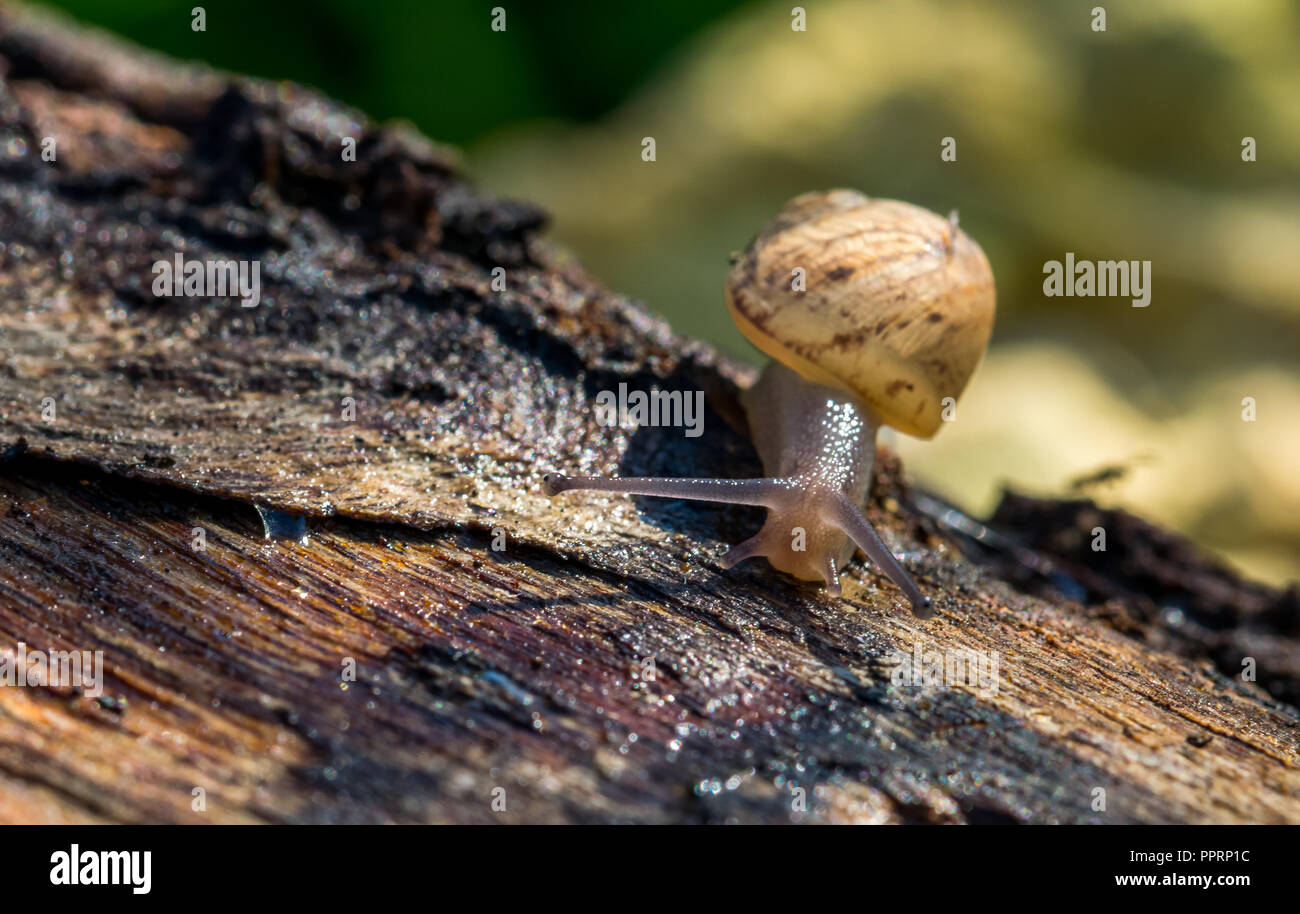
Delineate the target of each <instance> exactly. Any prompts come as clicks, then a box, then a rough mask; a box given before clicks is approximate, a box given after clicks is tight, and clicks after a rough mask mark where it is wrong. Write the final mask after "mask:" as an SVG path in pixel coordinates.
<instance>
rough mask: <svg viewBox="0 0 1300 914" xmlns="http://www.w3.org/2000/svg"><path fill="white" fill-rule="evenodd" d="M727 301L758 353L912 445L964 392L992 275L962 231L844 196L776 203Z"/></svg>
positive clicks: (735, 274)
mask: <svg viewBox="0 0 1300 914" xmlns="http://www.w3.org/2000/svg"><path fill="white" fill-rule="evenodd" d="M800 270H801V271H802V280H803V282H802V286H801V284H800V283H799V281H798V280H799V278H800V277H799V273H798V271H800ZM726 297H727V306H728V308H729V310H730V311H731V316H732V319H733V320H734V321H735V322H736V325H737V326H738V327H739V328H740V330H741V331H742V332H743V333H744V334H745V335H746V336H747V337H748V338H749V339H750V341H751V342H753V343H754V345H755V346H757V347H758V348H759V349H761V350H762V351H763V352H765V353H767V354H768V355H769V356H771V357H772V358H774V359H777V360H779V361H780V362H782V363H784V364H785V365H787V366H788V367H790V368H792V369H794V370H795V371H797V372H799V374H801V375H803V376H804V377H805V378H807V379H808V380H810V381H816V382H819V383H822V384H828V385H830V386H832V387H836V388H840V389H845V390H849V391H851V392H852V393H854V394H856V395H857V396H858V397H860V398H861V399H862V400H864V401H865V402H866V403H867V405H868V406H870V407H871V409H872V410H874V411H875V413H876V415H877V416H878V417H879V418H880V420H881V421H882V422H884V423H885V424H888V425H892V426H894V427H895V428H897V429H898V430H899V431H902V432H906V433H908V434H910V435H916V436H918V437H921V438H929V437H930V436H932V435H933V434H934V433H935V432H936V431H938V429H939V426H940V422H941V418H942V410H943V406H944V405H945V404H944V402H943V401H944V399H945V398H946V397H951V398H953V400H954V401H955V400H956V398H957V397H959V396H960V395H961V392H962V390H963V389H964V388H965V387H966V382H967V381H968V380H969V379H970V376H971V374H972V373H973V372H974V371H975V367H976V366H977V365H978V364H979V361H980V358H981V357H982V356H983V354H984V349H985V347H986V346H987V345H988V340H989V335H990V334H991V333H992V331H993V313H994V309H995V294H994V289H993V272H992V270H991V269H990V268H989V263H988V260H987V258H985V256H984V252H983V251H982V250H980V246H979V245H978V244H976V243H975V241H974V240H973V239H972V238H971V237H970V236H968V235H967V234H965V233H964V232H962V231H961V230H960V229H958V228H957V227H956V226H955V225H954V224H953V223H952V222H951V221H949V220H948V219H945V218H943V217H942V216H938V215H936V214H934V213H932V212H930V211H929V210H926V209H922V208H921V207H919V206H913V205H911V204H910V203H902V202H899V201H897V200H873V199H870V198H868V197H866V196H863V195H862V194H860V193H858V192H857V191H853V190H832V191H827V192H825V193H810V194H803V195H801V196H798V197H795V198H794V199H793V200H791V201H790V202H789V203H788V204H786V206H785V208H784V209H783V210H781V212H780V214H778V215H777V217H776V218H775V219H773V220H772V221H771V222H770V223H768V224H767V226H765V227H764V229H763V231H762V232H761V233H760V234H759V235H758V237H757V238H755V239H754V241H753V243H752V244H751V245H750V246H749V248H748V250H746V252H745V253H744V255H742V257H741V258H740V259H739V260H738V261H737V262H736V264H735V265H734V266H733V267H732V270H731V272H730V273H729V274H728V276H727V285H726Z"/></svg>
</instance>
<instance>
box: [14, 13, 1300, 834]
mask: <svg viewBox="0 0 1300 914" xmlns="http://www.w3.org/2000/svg"><path fill="white" fill-rule="evenodd" d="M0 73H2V74H3V81H2V82H0V130H3V134H4V135H3V137H0V245H2V247H0V354H2V355H3V363H2V364H0V649H4V648H7V647H8V648H13V647H16V646H17V644H18V643H19V642H22V643H23V644H24V645H26V646H28V649H31V650H35V649H40V650H83V651H102V652H103V659H104V681H103V692H102V694H100V695H91V694H89V690H87V689H86V688H84V687H83V688H76V687H67V686H39V685H38V686H32V687H22V688H19V687H6V686H0V820H3V821H6V822H66V821H93V822H606V821H618V822H728V821H735V822H792V821H793V822H1107V823H1111V822H1300V770H1298V769H1297V764H1298V763H1300V751H1298V750H1300V730H1298V729H1297V726H1298V722H1300V719H1298V717H1297V712H1296V710H1295V707H1294V702H1295V701H1296V684H1297V681H1300V676H1298V675H1297V659H1296V658H1297V644H1298V642H1297V639H1298V638H1300V608H1297V600H1296V593H1295V591H1294V589H1293V590H1291V591H1289V592H1285V593H1282V592H1277V591H1273V590H1270V589H1268V588H1265V587H1261V586H1259V585H1254V584H1251V583H1249V582H1245V581H1241V580H1239V579H1238V578H1236V576H1235V575H1233V574H1232V573H1231V572H1230V571H1227V570H1225V569H1222V568H1220V567H1218V566H1217V565H1215V564H1214V563H1212V562H1209V561H1207V560H1205V559H1204V558H1203V557H1201V556H1200V555H1199V554H1198V553H1197V552H1196V551H1195V550H1194V549H1192V548H1191V547H1190V546H1188V544H1186V543H1183V542H1182V541H1181V540H1179V539H1178V538H1177V537H1174V536H1172V535H1171V534H1167V533H1164V532H1163V531H1158V530H1155V528H1150V527H1149V526H1145V525H1142V524H1141V522H1140V521H1138V520H1137V519H1136V518H1128V517H1127V516H1126V515H1120V514H1112V515H1111V516H1110V517H1109V519H1108V521H1107V522H1108V523H1109V524H1111V525H1112V526H1111V534H1110V543H1111V544H1112V545H1111V547H1110V548H1111V550H1112V551H1109V552H1108V553H1106V554H1104V555H1103V556H1098V555H1097V554H1095V553H1091V551H1090V550H1088V549H1086V548H1084V547H1085V544H1086V542H1087V539H1086V537H1085V536H1083V534H1082V533H1080V531H1086V530H1087V529H1090V528H1089V527H1088V526H1087V525H1088V524H1089V523H1090V521H1091V518H1092V515H1090V514H1088V510H1091V509H1090V508H1088V506H1087V505H1086V504H1084V505H1083V507H1079V504H1078V503H1056V502H1046V503H1042V504H1037V503H1033V502H1028V501H1023V500H1022V501H1016V500H1014V499H1012V500H1010V501H1008V502H1007V503H1005V504H1004V511H1003V512H1002V513H1001V514H1000V515H999V516H998V517H996V518H995V519H994V520H993V521H992V522H991V523H990V524H988V525H982V524H980V523H979V522H977V521H974V520H972V519H969V518H964V517H962V516H961V515H960V514H958V513H956V512H952V511H950V510H948V509H946V507H945V506H943V505H941V504H938V503H937V502H935V501H934V500H933V499H932V498H930V497H929V496H926V495H925V494H924V493H917V492H914V491H912V490H911V489H909V488H908V487H907V485H906V484H905V482H904V481H903V479H904V477H903V474H902V468H901V467H900V466H899V465H898V462H897V460H896V459H895V458H893V457H892V456H891V455H889V454H888V453H887V452H883V451H882V459H881V461H880V467H879V469H878V472H877V484H876V487H875V494H874V496H873V500H872V504H871V506H870V514H871V518H872V520H873V522H875V523H876V524H877V525H878V527H879V528H880V529H881V530H882V532H883V535H884V536H885V537H886V539H887V540H888V541H889V542H890V543H891V545H892V546H893V547H894V548H895V550H896V551H897V552H899V553H902V554H905V556H906V564H907V565H908V567H909V569H910V570H911V571H912V572H913V574H914V575H915V576H916V578H917V579H918V582H919V583H920V584H921V586H922V587H923V588H924V589H925V590H926V591H927V592H928V593H930V594H932V595H933V596H934V597H935V603H936V614H935V617H934V618H933V619H931V620H928V621H920V620H917V619H915V618H913V617H912V616H911V614H910V613H909V612H908V611H907V608H906V605H905V602H904V601H903V600H902V599H901V598H900V596H899V595H898V594H897V592H896V591H895V590H894V589H893V588H892V586H891V585H890V584H889V582H888V581H887V579H885V578H884V577H883V576H881V575H879V574H877V573H876V571H875V570H874V569H871V568H869V567H864V565H863V563H862V562H861V561H858V562H855V563H854V565H853V566H851V568H850V570H849V571H848V573H847V575H846V579H845V595H844V597H843V598H841V599H829V598H827V597H826V596H825V595H824V594H822V593H821V592H819V590H818V589H817V588H814V587H811V586H808V585H802V584H799V583H797V582H795V581H792V580H790V579H787V578H784V577H782V576H780V575H778V574H776V573H775V572H773V571H772V570H771V569H770V568H769V567H767V566H766V565H765V564H762V563H748V564H746V565H742V566H740V567H739V568H736V569H733V570H732V571H730V572H723V571H722V570H720V569H719V568H718V567H717V566H716V564H715V563H714V560H715V559H716V558H717V557H718V556H719V555H720V554H721V553H722V552H723V551H725V548H726V546H727V545H728V544H731V543H735V542H737V541H739V540H740V539H742V538H744V537H745V536H747V535H749V534H750V533H752V532H753V531H754V530H755V529H756V528H757V526H758V523H759V520H760V518H761V515H760V514H758V513H757V512H754V511H750V510H745V509H736V508H720V507H710V506H700V505H694V506H692V505H687V504H684V503H675V502H667V503H665V502H655V501H653V500H649V499H619V498H607V497H603V496H597V495H584V496H577V495H570V496H566V497H565V498H564V499H562V500H552V499H548V498H547V497H545V496H544V495H543V494H542V492H541V488H540V481H541V474H542V473H543V472H546V471H548V470H557V471H561V472H570V473H575V472H622V473H634V474H647V475H688V476H694V475H700V476H704V475H711V476H736V477H740V476H748V475H757V474H758V472H759V467H758V461H757V458H756V456H755V454H754V452H753V449H752V447H751V446H750V444H749V443H748V441H747V440H746V438H745V437H744V435H743V434H740V433H739V432H737V431H736V430H735V429H734V428H733V426H732V425H731V424H729V422H728V421H726V417H729V416H734V415H735V411H736V402H735V395H736V391H737V390H738V388H739V387H740V386H743V385H744V384H746V383H749V382H750V380H751V373H750V372H749V370H748V369H746V368H743V367H741V366H738V365H735V364H733V363H730V362H728V361H727V360H726V359H724V358H722V357H720V356H719V355H718V354H716V353H715V352H713V351H712V350H710V349H709V348H708V347H706V346H704V345H702V344H699V343H695V342H692V341H690V340H687V339H683V338H681V337H680V336H677V335H675V334H674V333H673V332H672V331H671V330H670V329H669V328H668V327H667V326H665V325H664V324H663V323H662V322H660V321H658V320H657V319H655V318H653V317H651V316H649V315H648V313H647V312H646V311H645V310H643V309H642V308H641V307H640V306H639V305H637V304H636V303H633V302H630V301H628V300H626V299H625V298H623V297H622V296H620V295H618V294H617V293H616V292H613V291H610V290H608V289H605V288H603V287H602V286H600V285H599V283H598V282H596V281H595V280H594V279H592V278H591V277H589V276H587V275H586V274H585V273H584V272H583V271H582V269H581V268H580V267H579V266H578V265H576V264H574V263H573V262H572V261H571V260H570V259H569V258H568V257H567V255H565V253H564V252H562V251H559V250H556V249H554V248H552V247H550V246H549V245H548V244H547V243H546V242H545V240H544V235H543V234H542V229H543V224H544V221H545V217H544V214H542V213H541V212H539V211H538V210H537V209H536V208H534V207H532V206H530V205H528V204H525V203H517V202H509V201H500V200H494V199H492V198H490V197H489V196H486V195H484V193H483V192H481V191H479V190H476V189H474V188H472V187H470V186H468V185H467V184H466V183H465V182H464V180H463V179H462V178H461V177H460V176H459V173H458V171H457V167H456V164H455V159H454V156H453V155H452V154H451V153H450V152H448V151H446V150H443V149H440V148H439V147H437V146H436V145H434V144H431V143H429V142H428V141H426V140H424V139H423V138H422V137H420V136H418V135H416V134H415V133H413V132H412V131H410V130H409V129H406V128H402V127H396V126H378V125H375V124H372V123H370V122H369V121H368V120H367V119H366V118H365V117H364V116H363V115H361V114H360V113H358V112H355V111H350V110H348V109H346V108H345V107H343V106H340V105H338V104H336V103H334V102H332V101H330V100H329V99H326V98H323V97H320V96H318V95H316V94H313V93H311V92H309V91H307V90H304V89H301V88H298V87H294V86H289V85H279V84H269V83H263V82H258V81H254V80H249V79H244V78H240V77H234V76H228V75H225V74H218V73H214V72H210V71H206V70H202V69H198V68H194V67H189V66H182V65H179V64H175V63H173V62H170V61H166V60H163V59H160V58H157V57H154V56H151V55H147V54H145V53H144V52H141V51H140V50H139V49H136V48H131V47H128V46H125V45H119V44H116V43H114V42H112V41H109V40H106V39H104V38H102V37H99V36H97V35H93V34H89V33H86V32H83V31H81V30H79V29H77V28H75V27H72V26H69V25H68V24H66V23H63V22H61V21H55V20H49V19H46V18H44V17H38V16H35V15H34V14H32V13H30V12H29V11H26V10H23V9H21V8H15V7H5V8H3V12H0ZM47 137H55V138H56V140H57V146H56V148H57V157H56V160H55V161H54V162H47V161H43V160H42V156H41V150H42V142H43V140H44V139H45V138H47ZM345 137H350V138H352V139H355V140H356V149H357V155H356V160H355V161H345V160H344V158H343V156H342V155H341V149H342V147H343V138H345ZM177 251H181V252H182V253H183V255H184V257H185V258H187V259H200V260H208V259H223V260H241V259H242V260H256V261H257V262H258V263H259V265H260V275H261V290H260V292H261V301H260V303H259V304H258V306H257V307H255V308H243V307H241V305H240V302H239V301H238V299H237V298H233V297H230V298H200V297H187V296H165V297H158V296H155V295H154V294H153V290H152V283H153V279H154V275H153V273H152V272H151V270H152V267H153V264H154V263H156V262H157V261H159V260H171V259H172V258H174V256H175V254H176V252H177ZM498 268H499V269H500V270H501V271H504V272H499V273H497V274H495V275H496V276H498V277H503V278H504V286H505V288H504V290H498V289H494V287H493V279H494V270H498ZM719 271H720V272H719V276H720V277H721V275H722V273H723V272H725V264H724V265H720V266H719ZM718 306H719V307H721V304H720V302H719V303H718ZM620 383H627V384H628V385H629V387H631V388H633V389H647V390H648V389H650V388H651V387H658V388H659V389H664V390H682V391H695V390H703V391H704V392H705V394H706V397H707V403H708V407H709V411H708V413H707V414H706V417H705V425H704V428H705V432H704V434H703V436H701V437H700V438H688V437H685V436H684V435H682V433H681V430H680V429H656V428H644V429H640V430H638V431H635V432H633V431H627V430H619V429H612V430H611V429H607V428H603V427H601V426H599V425H598V424H597V423H596V421H595V418H594V411H593V403H594V398H595V395H596V393H598V392H599V391H602V390H617V388H618V385H619V384H620ZM975 383H978V378H976V381H975ZM259 507H260V508H262V509H264V510H266V511H270V512H278V513H273V514H271V515H270V516H271V517H272V518H273V519H274V518H276V517H281V518H282V517H285V516H295V517H301V518H305V529H306V533H307V537H306V540H305V542H302V541H300V540H299V539H298V538H297V537H296V534H295V535H294V536H282V537H279V538H271V539H268V538H266V536H265V535H264V533H265V530H264V525H263V522H262V520H261V518H260V516H259V511H258V508H259ZM286 529H287V528H286ZM1071 536H1074V539H1071ZM1080 537H1082V539H1081V538H1080ZM1151 543H1157V544H1159V545H1160V548H1158V549H1152V548H1148V546H1149V545H1150V544H1151ZM927 652H929V654H930V655H931V656H938V657H940V658H960V657H966V656H972V657H979V658H982V659H983V660H984V661H985V662H991V661H994V660H995V661H996V664H997V667H996V669H997V677H996V679H995V680H992V681H991V682H990V683H986V684H985V685H986V686H988V687H981V685H980V684H979V683H974V684H970V683H967V684H957V683H951V682H949V683H947V684H943V683H935V682H930V683H922V684H917V685H913V684H908V683H906V682H902V681H900V676H899V674H900V672H901V671H904V670H906V669H907V668H909V665H910V664H911V663H912V658H913V657H918V656H919V657H921V658H922V660H923V662H924V658H925V657H926V655H927ZM968 652H969V653H968ZM1244 660H1253V661H1254V666H1255V667H1256V668H1257V674H1258V675H1257V677H1256V679H1255V681H1249V680H1246V679H1243V677H1242V676H1241V675H1240V673H1241V670H1242V669H1243V661H1244ZM353 672H354V674H355V675H353Z"/></svg>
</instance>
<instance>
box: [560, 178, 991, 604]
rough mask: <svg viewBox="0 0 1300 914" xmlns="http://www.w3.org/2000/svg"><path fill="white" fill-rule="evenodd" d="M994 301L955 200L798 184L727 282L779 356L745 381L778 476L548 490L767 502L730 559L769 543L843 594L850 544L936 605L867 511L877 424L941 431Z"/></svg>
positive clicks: (753, 423) (748, 322)
mask: <svg viewBox="0 0 1300 914" xmlns="http://www.w3.org/2000/svg"><path fill="white" fill-rule="evenodd" d="M800 280H802V281H800ZM994 300H995V295H994V288H993V273H992V270H991V269H990V268H989V263H988V260H987V259H986V258H985V256H984V252H983V251H982V250H981V249H980V246H979V245H978V244H977V243H976V242H975V241H974V240H973V239H972V238H970V236H968V235H966V234H965V233H964V232H962V231H961V230H960V229H959V228H958V227H957V223H956V218H955V214H954V216H952V217H949V218H948V219H945V218H943V217H941V216H938V215H936V214H935V213H932V212H930V211H929V210H925V209H922V208H920V207H918V206H913V205H912V204H909V203H902V202H900V201H897V200H883V199H872V198H868V197H866V196H864V195H862V194H860V193H858V192H857V191H853V190H832V191H828V192H825V193H809V194H803V195H801V196H798V197H795V198H794V199H793V200H791V201H790V202H789V203H787V204H786V206H785V208H784V209H782V210H781V212H780V213H779V214H778V215H777V217H776V218H775V219H773V220H772V221H771V222H770V223H768V224H767V226H765V227H764V228H763V230H762V232H761V233H760V234H759V235H758V236H757V237H756V238H755V239H754V241H753V242H752V243H751V244H750V246H749V248H748V249H747V250H746V251H745V252H744V254H742V255H741V256H740V257H739V258H738V259H737V260H736V262H735V263H734V265H733V266H732V269H731V272H730V273H729V274H728V276H727V282H726V301H727V307H728V310H729V311H730V313H731V318H732V320H733V321H735V323H736V325H737V327H739V329H740V330H741V331H742V332H743V333H744V335H745V336H746V337H748V339H749V340H750V342H752V343H753V344H754V345H755V346H757V347H758V348H759V349H760V350H762V351H763V352H764V353H765V354H767V355H768V356H770V357H771V358H772V359H773V361H772V362H770V363H769V364H768V366H767V367H766V368H765V369H764V370H763V372H762V374H761V375H760V377H759V379H758V381H757V382H756V383H755V384H754V385H753V386H752V387H750V388H749V389H748V390H746V391H744V392H743V393H742V395H741V402H742V404H743V405H744V407H745V414H746V417H747V419H748V423H749V429H750V434H751V436H752V440H753V443H754V446H755V448H756V450H757V451H758V454H759V457H760V458H761V459H762V462H763V468H764V471H765V472H767V473H769V474H771V475H770V476H768V477H766V478H762V479H677V478H633V477H596V476H588V477H570V476H562V475H558V474H548V475H547V476H545V477H544V479H543V491H545V492H546V494H548V495H557V494H559V493H561V492H568V491H573V490H595V491H602V492H621V493H624V494H629V495H652V496H660V497H664V498H680V499H693V500H699V501H712V502H725V503H728V504H742V505H760V506H762V507H764V508H767V509H768V512H769V513H768V517H767V520H766V522H765V523H764V525H763V527H762V529H761V530H759V532H758V533H757V534H756V535H754V536H752V537H750V538H749V539H747V540H745V541H744V542H742V543H740V544H739V545H736V546H733V547H732V548H731V549H730V550H729V551H728V552H727V553H726V554H725V555H724V556H723V557H722V558H721V559H720V560H719V564H720V565H721V567H722V568H723V569H728V568H731V567H732V566H734V565H736V564H737V563H738V562H742V561H744V560H745V559H749V558H754V557H756V556H765V557H766V558H767V560H768V561H769V562H770V563H771V564H772V566H773V567H775V568H777V569H778V570H780V571H784V572H786V573H788V574H791V575H793V576H794V577H796V578H799V579H800V580H805V581H825V583H826V586H827V590H828V591H829V593H830V594H831V595H832V596H839V594H840V581H839V572H840V569H842V568H843V567H844V566H845V565H846V564H847V563H848V562H849V560H850V559H851V558H852V557H853V552H854V547H855V546H857V547H859V548H861V549H862V551H863V552H865V553H866V554H867V556H868V557H869V558H870V559H871V560H872V561H873V562H875V563H876V565H877V566H878V567H879V568H880V569H881V570H882V571H883V572H884V573H885V574H886V575H887V576H888V577H889V578H890V579H891V580H892V581H893V582H894V584H895V585H897V586H898V588H899V589H900V590H901V591H902V592H903V593H904V594H905V595H906V596H907V598H908V600H909V601H910V602H911V606H912V611H913V612H914V613H915V614H916V615H918V616H927V615H929V612H930V599H929V598H928V597H926V596H925V595H924V594H923V593H921V591H920V589H919V588H918V587H917V586H916V584H915V583H914V582H913V581H912V579H911V578H910V577H909V576H908V574H907V572H906V571H904V570H903V568H902V566H901V565H900V564H899V563H898V561H897V560H896V559H895V558H894V556H893V554H892V553H891V552H890V551H889V549H888V548H887V547H886V546H885V544H884V543H883V542H882V541H881V539H880V537H879V535H878V534H877V533H876V531H875V530H874V529H873V528H872V526H871V524H870V523H869V522H868V521H867V519H866V518H865V517H864V516H863V514H862V511H863V509H864V507H865V506H866V501H867V495H868V490H869V488H870V485H871V479H872V468H873V465H874V462H875V456H876V433H877V431H878V430H879V429H880V427H881V426H882V425H890V426H893V427H894V428H896V429H898V430H899V431H901V432H904V433H907V434H910V435H914V436H917V437H920V438H929V437H932V436H933V435H934V434H935V432H937V431H938V430H939V428H940V425H941V420H942V413H943V410H944V408H945V407H947V406H951V405H955V403H956V399H957V397H959V396H960V395H961V392H962V390H963V389H964V388H965V387H966V383H967V381H968V380H969V379H970V376H971V374H972V373H973V372H974V370H975V367H976V365H977V364H978V363H979V361H980V359H981V357H982V356H983V354H984V349H985V347H986V346H987V345H988V340H989V335H990V334H991V332H992V329H993V312H994ZM800 545H802V546H803V548H802V549H800V548H798V546H800Z"/></svg>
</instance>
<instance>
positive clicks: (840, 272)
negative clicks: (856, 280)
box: [826, 267, 857, 282]
mask: <svg viewBox="0 0 1300 914" xmlns="http://www.w3.org/2000/svg"><path fill="white" fill-rule="evenodd" d="M856 272H857V270H856V269H854V268H853V267H836V268H835V269H833V270H827V271H826V278H827V279H829V280H830V281H831V282H835V281H836V280H839V279H847V278H848V277H850V276H852V275H853V274H854V273H856Z"/></svg>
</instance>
